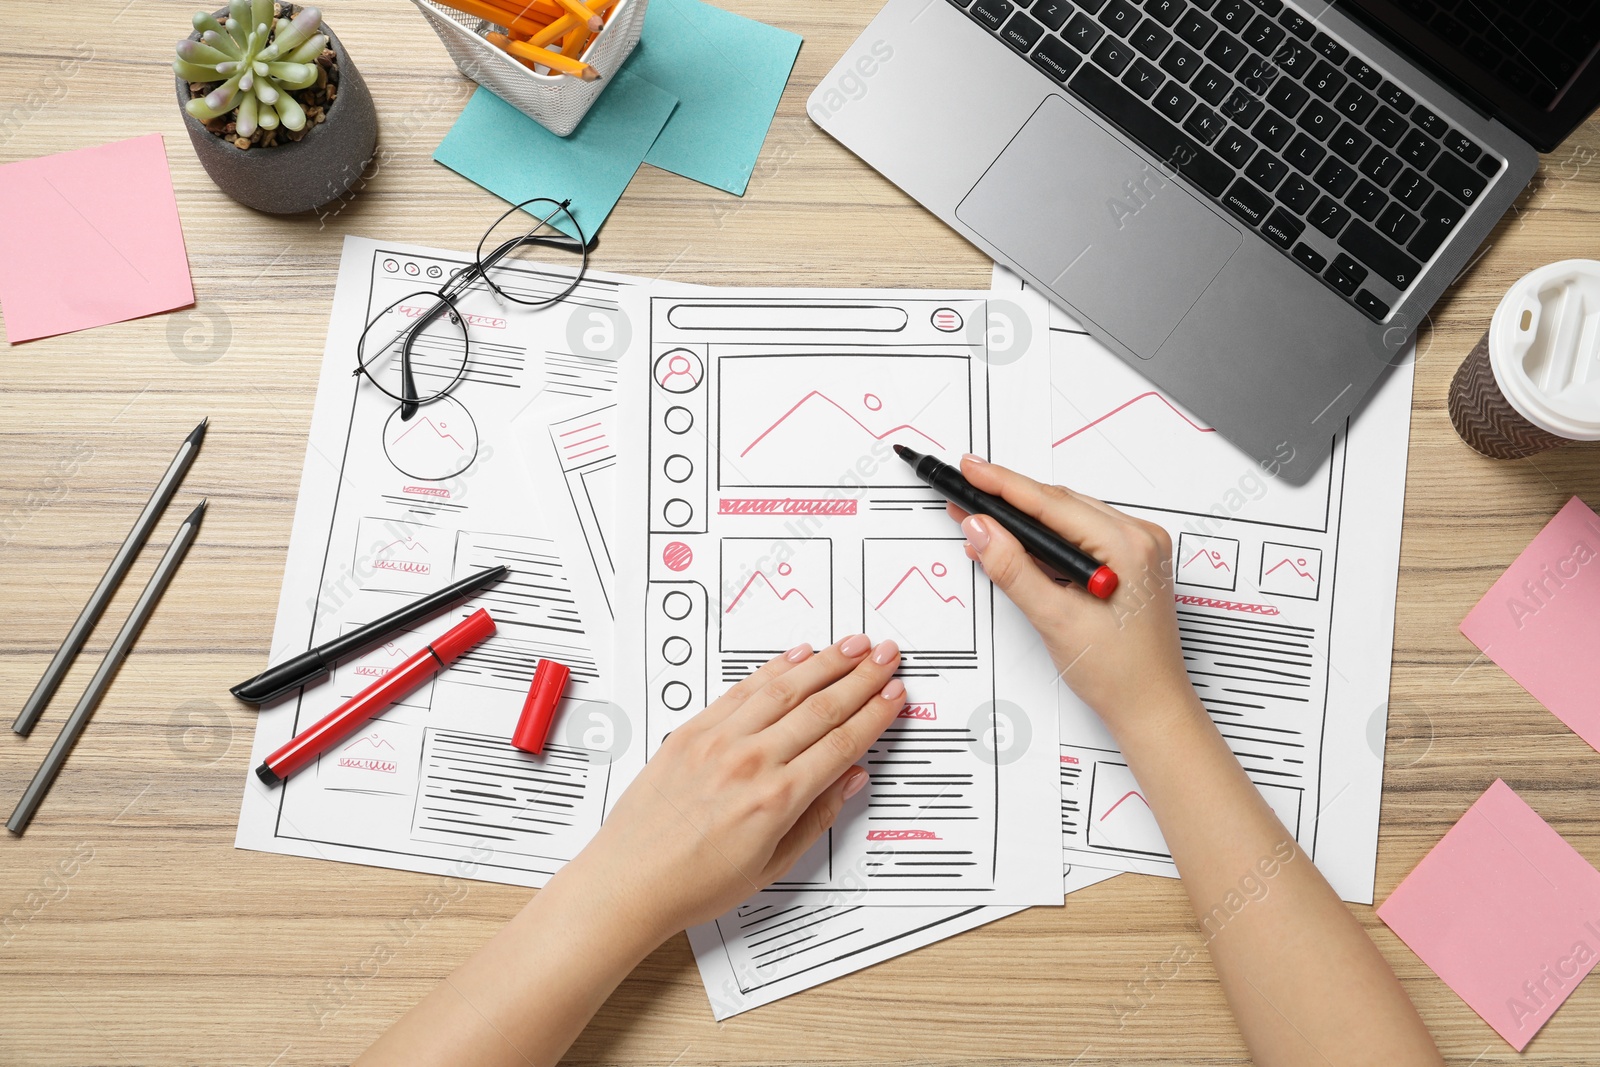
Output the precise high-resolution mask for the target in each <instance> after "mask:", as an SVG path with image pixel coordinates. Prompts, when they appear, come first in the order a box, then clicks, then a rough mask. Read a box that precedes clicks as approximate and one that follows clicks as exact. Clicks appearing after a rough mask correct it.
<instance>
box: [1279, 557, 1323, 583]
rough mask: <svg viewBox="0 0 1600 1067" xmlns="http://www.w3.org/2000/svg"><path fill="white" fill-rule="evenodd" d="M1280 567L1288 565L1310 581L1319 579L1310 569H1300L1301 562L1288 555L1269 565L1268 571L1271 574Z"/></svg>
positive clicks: (1302, 561)
mask: <svg viewBox="0 0 1600 1067" xmlns="http://www.w3.org/2000/svg"><path fill="white" fill-rule="evenodd" d="M1304 562H1305V560H1301V561H1300V563H1304ZM1279 567H1288V568H1289V569H1290V570H1292V571H1294V572H1295V573H1296V574H1298V575H1299V576H1300V577H1302V578H1304V579H1305V580H1306V581H1308V582H1314V581H1316V580H1317V579H1316V576H1315V575H1313V574H1312V573H1311V572H1310V571H1303V570H1301V569H1300V564H1299V563H1296V562H1295V561H1294V560H1292V559H1290V558H1289V557H1288V556H1285V557H1284V558H1282V559H1280V560H1279V561H1278V562H1276V563H1274V564H1273V565H1272V566H1270V567H1268V568H1267V573H1268V574H1271V573H1272V572H1273V571H1275V570H1277V569H1278V568H1279Z"/></svg>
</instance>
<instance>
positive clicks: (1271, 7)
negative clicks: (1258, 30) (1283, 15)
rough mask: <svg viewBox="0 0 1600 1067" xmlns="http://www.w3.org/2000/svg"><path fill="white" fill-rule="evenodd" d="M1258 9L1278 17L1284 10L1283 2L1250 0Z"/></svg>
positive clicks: (1280, 0)
mask: <svg viewBox="0 0 1600 1067" xmlns="http://www.w3.org/2000/svg"><path fill="white" fill-rule="evenodd" d="M1250 2H1251V3H1252V4H1254V5H1256V7H1258V8H1260V9H1261V10H1262V11H1265V12H1266V13H1267V14H1269V15H1273V16H1276V15H1277V14H1278V13H1279V12H1280V11H1282V10H1283V0H1250Z"/></svg>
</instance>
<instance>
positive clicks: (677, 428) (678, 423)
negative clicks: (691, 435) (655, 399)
mask: <svg viewBox="0 0 1600 1067" xmlns="http://www.w3.org/2000/svg"><path fill="white" fill-rule="evenodd" d="M661 421H662V422H663V423H665V424H666V427H667V432H669V433H675V434H686V433H688V432H689V430H690V429H691V428H692V427H693V426H694V412H692V411H690V410H689V409H688V408H681V407H670V408H668V409H667V413H666V414H665V415H664V416H662V418H661Z"/></svg>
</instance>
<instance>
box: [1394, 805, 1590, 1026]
mask: <svg viewBox="0 0 1600 1067" xmlns="http://www.w3.org/2000/svg"><path fill="white" fill-rule="evenodd" d="M1378 918H1380V919H1382V920H1383V921H1384V922H1385V923H1386V924H1388V926H1389V929H1391V930H1393V931H1394V932H1395V933H1396V934H1398V935H1399V936H1400V939H1401V940H1402V941H1404V942H1405V943H1406V944H1407V945H1410V946H1411V950H1412V951H1413V952H1415V953H1416V954H1417V955H1418V956H1420V957H1422V961H1423V962H1424V963H1426V964H1427V965H1428V966H1429V967H1432V968H1433V971H1434V973H1435V974H1437V975H1438V976H1439V977H1440V978H1443V979H1444V980H1445V982H1446V983H1447V984H1448V985H1449V986H1450V988H1451V989H1454V990H1455V991H1456V993H1457V995H1459V996H1460V997H1461V999H1462V1000H1464V1001H1466V1002H1467V1004H1468V1005H1470V1006H1471V1008H1472V1010H1473V1011H1475V1012H1477V1013H1478V1014H1479V1015H1481V1016H1483V1019H1484V1021H1485V1022H1487V1023H1488V1024H1489V1025H1490V1026H1492V1027H1494V1028H1495V1030H1496V1031H1497V1032H1499V1034H1500V1036H1501V1037H1503V1038H1505V1039H1506V1040H1507V1041H1509V1042H1510V1043H1511V1045H1512V1047H1513V1048H1515V1049H1516V1050H1517V1051H1518V1052H1521V1051H1522V1049H1523V1047H1524V1046H1526V1045H1527V1043H1528V1042H1529V1041H1531V1040H1532V1039H1533V1035H1534V1034H1536V1033H1538V1032H1539V1028H1540V1027H1541V1026H1543V1025H1544V1024H1545V1020H1547V1019H1549V1018H1550V1016H1551V1014H1552V1013H1554V1012H1555V1010H1556V1009H1557V1008H1559V1007H1560V1006H1561V1003H1562V1002H1563V1001H1564V1000H1566V999H1567V994H1568V993H1571V992H1572V991H1573V990H1574V989H1576V988H1577V986H1578V983H1579V982H1581V981H1583V976H1584V975H1586V974H1588V973H1589V970H1590V969H1591V968H1592V967H1594V965H1595V962H1596V960H1600V871H1596V870H1595V869H1594V868H1593V867H1591V866H1590V865H1589V864H1588V862H1587V861H1585V860H1584V858H1583V857H1582V856H1580V855H1578V853H1577V852H1576V851H1574V850H1573V847H1572V846H1571V845H1569V844H1567V842H1566V841H1565V840H1563V839H1562V837H1561V835H1560V834H1558V833H1556V832H1555V831H1554V830H1552V829H1551V828H1550V825H1549V824H1548V823H1546V822H1545V821H1544V820H1543V819H1541V818H1539V813H1538V812H1536V811H1534V810H1533V809H1532V808H1530V807H1528V805H1527V804H1526V803H1524V802H1523V799H1522V798H1521V797H1519V796H1517V794H1516V793H1515V792H1513V791H1512V789H1511V787H1510V786H1508V785H1506V784H1505V783H1504V782H1502V781H1500V780H1499V779H1495V783H1494V784H1493V785H1491V786H1490V787H1489V788H1488V789H1487V790H1486V791H1485V792H1484V794H1483V796H1481V797H1479V798H1478V799H1477V801H1476V802H1475V803H1474V804H1473V805H1472V807H1470V808H1468V809H1467V813H1466V814H1465V815H1463V816H1462V817H1461V821H1460V822H1458V823H1456V824H1455V826H1453V827H1451V829H1450V832H1449V833H1447V834H1445V835H1444V838H1443V839H1442V840H1441V841H1440V842H1439V843H1438V844H1437V845H1435V846H1434V847H1433V851H1432V852H1429V853H1428V854H1427V855H1426V856H1424V857H1423V859H1422V862H1421V863H1419V864H1417V869H1416V870H1414V871H1412V872H1411V873H1410V874H1409V875H1408V876H1407V877H1406V880H1405V881H1403V882H1401V883H1400V884H1399V886H1397V887H1396V888H1395V891H1394V892H1393V893H1391V894H1389V899H1388V900H1386V901H1384V902H1383V906H1382V907H1380V908H1379V909H1378Z"/></svg>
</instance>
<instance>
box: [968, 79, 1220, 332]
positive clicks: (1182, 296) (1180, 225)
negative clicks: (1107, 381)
mask: <svg viewBox="0 0 1600 1067" xmlns="http://www.w3.org/2000/svg"><path fill="white" fill-rule="evenodd" d="M956 217H957V218H959V219H960V220H961V221H962V222H964V223H966V224H967V225H968V226H970V227H972V228H973V229H974V230H975V231H977V232H978V233H979V234H981V235H983V237H984V238H985V239H986V240H988V241H989V242H990V243H991V244H993V245H994V246H995V247H996V248H998V249H1000V250H1001V251H1002V252H1004V253H1005V254H1006V255H1008V256H1010V257H1011V258H1012V259H1014V260H1015V261H1016V262H1017V263H1018V264H1019V265H1021V266H1022V267H1023V268H1024V269H1026V270H1027V271H1028V272H1029V273H1031V274H1033V275H1034V277H1036V278H1039V279H1041V280H1042V281H1044V282H1046V283H1048V284H1049V286H1050V288H1051V289H1053V290H1054V291H1055V293H1056V295H1057V296H1059V297H1060V298H1061V299H1062V300H1063V301H1065V302H1066V303H1068V304H1070V305H1071V306H1072V307H1074V308H1076V309H1077V310H1078V311H1079V313H1080V314H1081V315H1082V316H1083V317H1085V318H1088V319H1090V320H1092V321H1093V322H1094V323H1095V324H1096V325H1098V326H1099V327H1100V328H1101V329H1103V330H1105V331H1106V332H1107V333H1109V334H1111V336H1113V337H1115V338H1116V339H1117V340H1118V341H1121V342H1122V343H1123V344H1124V345H1126V346H1127V347H1128V348H1130V349H1132V350H1133V351H1134V352H1136V353H1138V354H1139V355H1140V356H1144V357H1146V358H1148V357H1150V356H1152V355H1154V354H1155V351H1156V349H1158V348H1160V347H1161V342H1163V341H1165V340H1166V339H1167V336H1168V335H1169V334H1171V333H1172V331H1173V328H1174V327H1176V326H1177V325H1178V322H1179V321H1180V320H1181V319H1182V318H1183V316H1184V313H1185V312H1186V311H1188V310H1189V308H1190V307H1191V306H1193V304H1194V302H1195V300H1196V299H1197V298H1198V297H1199V296H1200V294H1201V292H1202V291H1204V289H1205V287H1206V286H1207V285H1208V284H1210V282H1211V279H1212V278H1214V277H1216V275H1217V272H1218V271H1220V270H1221V269H1222V265H1223V264H1224V263H1226V262H1227V261H1228V257H1229V256H1230V255H1232V254H1233V250H1234V249H1235V248H1237V247H1239V240H1240V238H1239V232H1238V231H1237V230H1236V229H1234V227H1233V226H1231V225H1229V224H1228V223H1227V222H1225V221H1223V220H1222V219H1220V218H1218V217H1217V215H1216V214H1215V213H1214V212H1213V211H1211V209H1210V208H1209V207H1207V206H1206V205H1204V204H1202V203H1201V202H1200V201H1198V200H1196V199H1195V198H1194V197H1193V196H1191V195H1190V194H1189V193H1188V192H1186V191H1185V190H1184V189H1182V188H1180V187H1179V186H1178V185H1177V183H1175V182H1174V181H1173V180H1172V179H1171V178H1169V177H1167V175H1166V174H1164V173H1163V172H1162V171H1161V169H1160V168H1158V167H1156V166H1155V165H1153V164H1151V163H1148V162H1146V161H1145V160H1144V159H1143V158H1141V157H1140V156H1139V155H1137V154H1136V153H1134V152H1133V151H1132V150H1130V149H1129V148H1127V147H1126V146H1125V145H1123V144H1122V143H1121V142H1120V141H1118V140H1117V139H1116V138H1114V137H1112V136H1111V135H1110V134H1108V133H1107V132H1106V131H1105V130H1103V129H1101V128H1100V127H1099V126H1097V125H1095V123H1094V122H1093V121H1092V120H1090V119H1089V118H1088V117H1087V116H1086V115H1084V114H1083V113H1082V112H1080V111H1078V110H1077V108H1075V107H1073V106H1072V105H1071V104H1069V103H1067V102H1066V101H1065V100H1064V99H1062V98H1061V97H1059V96H1049V97H1046V98H1045V101H1044V103H1043V104H1041V105H1040V106H1039V109H1038V110H1037V111H1035V112H1034V113H1033V116H1032V117H1031V118H1029V119H1028V121H1027V123H1026V124H1025V125H1024V126H1023V127H1022V130H1021V131H1020V132H1019V133H1018V134H1017V135H1016V137H1014V138H1013V139H1012V141H1011V143H1010V144H1009V145H1007V146H1006V149H1005V151H1004V152H1002V153H1000V157H999V158H998V159H996V160H995V161H994V163H993V164H991V165H990V167H989V169H988V171H987V172H985V174H984V176H983V177H982V178H981V179H979V181H978V184H977V185H974V186H973V187H972V189H971V190H970V191H969V192H968V193H967V195H966V198H965V199H964V200H962V202H961V204H960V206H959V207H957V208H956Z"/></svg>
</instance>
